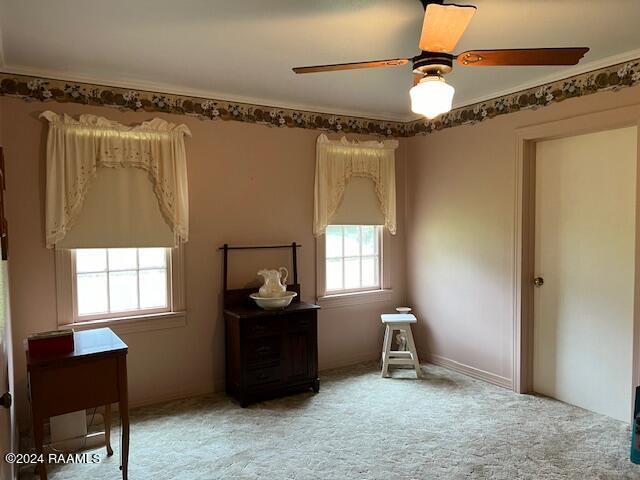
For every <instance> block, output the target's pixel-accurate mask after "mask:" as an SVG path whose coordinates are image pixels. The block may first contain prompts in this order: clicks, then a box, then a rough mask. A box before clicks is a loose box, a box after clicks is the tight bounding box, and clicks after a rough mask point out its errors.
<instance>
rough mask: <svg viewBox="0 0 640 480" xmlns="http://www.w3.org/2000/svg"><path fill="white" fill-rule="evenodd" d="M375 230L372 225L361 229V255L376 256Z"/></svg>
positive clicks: (376, 238) (376, 237)
mask: <svg viewBox="0 0 640 480" xmlns="http://www.w3.org/2000/svg"><path fill="white" fill-rule="evenodd" d="M377 240H378V236H377V228H376V227H374V226H373V225H364V226H363V227H362V255H377V253H378V252H377V244H378V242H377Z"/></svg>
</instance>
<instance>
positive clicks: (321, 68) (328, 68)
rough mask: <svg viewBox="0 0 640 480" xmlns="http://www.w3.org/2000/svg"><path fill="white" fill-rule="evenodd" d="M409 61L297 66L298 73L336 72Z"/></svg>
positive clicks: (394, 59) (404, 63)
mask: <svg viewBox="0 0 640 480" xmlns="http://www.w3.org/2000/svg"><path fill="white" fill-rule="evenodd" d="M407 63H409V59H408V58H392V59H389V60H374V61H371V62H353V63H336V64H333V65H314V66H312V67H295V68H294V69H293V71H294V72H296V73H316V72H336V71H338V70H354V69H356V68H378V67H397V66H398V65H406V64H407Z"/></svg>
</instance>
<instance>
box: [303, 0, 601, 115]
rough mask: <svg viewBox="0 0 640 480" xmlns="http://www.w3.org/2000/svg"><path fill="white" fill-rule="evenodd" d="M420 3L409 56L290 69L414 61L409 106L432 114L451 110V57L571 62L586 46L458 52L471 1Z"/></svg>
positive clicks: (492, 62) (462, 61)
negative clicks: (414, 50)
mask: <svg viewBox="0 0 640 480" xmlns="http://www.w3.org/2000/svg"><path fill="white" fill-rule="evenodd" d="M420 3H422V5H423V6H424V9H425V12H424V21H423V24H422V34H421V35H420V41H419V47H420V50H422V52H421V53H420V54H419V55H416V56H415V57H412V58H392V59H387V60H374V61H369V62H353V63H338V64H332V65H314V66H310V67H296V68H294V69H293V71H294V72H295V73H316V72H333V71H337V70H352V69H356V68H378V67H395V66H398V65H407V64H408V63H409V62H411V63H412V64H413V74H414V86H413V87H412V88H411V90H410V91H409V93H410V96H411V110H412V111H413V112H414V113H418V114H421V115H424V116H426V117H427V118H430V119H431V118H435V117H437V116H438V115H440V114H442V113H446V112H448V111H450V110H451V106H452V103H453V94H454V92H455V89H454V88H453V87H452V86H451V85H449V84H447V83H446V82H445V80H444V78H443V76H444V75H446V74H447V73H449V72H451V70H452V69H453V62H454V60H455V61H456V62H457V63H458V65H461V66H464V67H489V66H491V67H492V66H509V65H518V66H523V65H576V64H577V63H578V62H579V61H580V59H581V58H582V57H583V56H584V54H585V53H587V52H588V51H589V49H588V48H587V47H576V48H521V49H505V50H469V51H466V52H463V53H460V54H458V55H454V54H452V53H450V52H452V51H453V49H454V48H455V47H456V45H457V43H458V41H459V40H460V38H461V37H462V34H463V33H464V31H465V30H466V29H467V27H468V26H469V23H470V22H471V19H472V18H473V15H474V14H475V13H476V7H475V6H473V5H453V4H451V5H443V4H442V3H443V0H420Z"/></svg>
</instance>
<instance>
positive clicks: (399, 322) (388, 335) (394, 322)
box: [380, 313, 422, 378]
mask: <svg viewBox="0 0 640 480" xmlns="http://www.w3.org/2000/svg"><path fill="white" fill-rule="evenodd" d="M380 320H382V323H384V324H385V325H386V328H385V330H384V343H383V345H382V377H388V376H389V365H412V366H413V368H415V370H416V376H417V377H418V378H421V377H422V375H421V373H420V362H419V360H418V353H417V352H416V344H415V343H414V342H413V335H412V334H411V324H412V323H417V321H418V320H417V319H416V317H415V315H413V314H411V313H383V314H382V315H380ZM395 330H400V331H401V332H402V333H403V334H404V335H405V336H406V338H407V347H408V350H406V351H404V350H391V343H392V342H393V332H394V331H395Z"/></svg>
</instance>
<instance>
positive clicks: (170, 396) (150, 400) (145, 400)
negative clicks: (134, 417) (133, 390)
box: [129, 381, 224, 408]
mask: <svg viewBox="0 0 640 480" xmlns="http://www.w3.org/2000/svg"><path fill="white" fill-rule="evenodd" d="M220 391H224V381H219V382H215V383H213V384H210V385H207V386H201V387H194V388H185V389H181V390H175V391H169V392H164V393H161V394H160V395H153V396H148V397H141V398H132V399H131V400H129V408H137V407H146V406H149V405H155V404H157V403H164V402H171V401H173V400H183V399H185V398H192V397H200V396H202V395H208V394H210V393H216V392H220Z"/></svg>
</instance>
